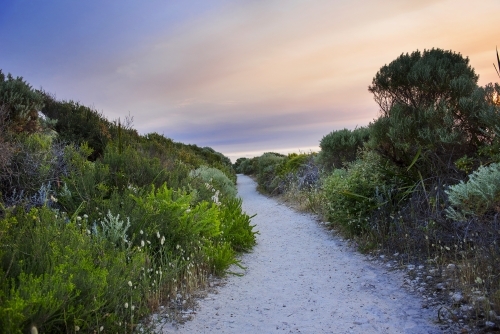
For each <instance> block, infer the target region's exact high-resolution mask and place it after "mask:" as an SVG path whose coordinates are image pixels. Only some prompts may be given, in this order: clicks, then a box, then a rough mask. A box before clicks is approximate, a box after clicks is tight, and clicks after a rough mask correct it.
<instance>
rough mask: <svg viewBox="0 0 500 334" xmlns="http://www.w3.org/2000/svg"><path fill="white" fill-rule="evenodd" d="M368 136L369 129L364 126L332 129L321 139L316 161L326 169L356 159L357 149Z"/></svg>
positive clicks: (340, 165)
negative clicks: (352, 128) (351, 128)
mask: <svg viewBox="0 0 500 334" xmlns="http://www.w3.org/2000/svg"><path fill="white" fill-rule="evenodd" d="M369 137H370V130H369V128H366V127H361V128H357V129H354V130H352V131H351V130H348V129H343V130H337V131H333V132H331V133H329V134H328V135H326V136H324V137H323V138H322V139H321V141H320V144H319V146H320V147H321V152H320V153H319V156H318V161H319V162H320V164H321V165H322V166H323V167H324V168H325V169H326V170H328V171H331V170H332V169H335V168H341V167H342V166H343V165H344V164H345V163H348V162H352V161H354V160H356V156H357V154H358V151H359V150H360V149H361V148H362V147H363V145H364V143H366V142H367V141H368V139H369Z"/></svg>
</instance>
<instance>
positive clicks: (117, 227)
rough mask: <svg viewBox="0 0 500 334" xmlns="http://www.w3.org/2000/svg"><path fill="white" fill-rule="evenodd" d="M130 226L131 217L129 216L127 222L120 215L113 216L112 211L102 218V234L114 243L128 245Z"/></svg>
mask: <svg viewBox="0 0 500 334" xmlns="http://www.w3.org/2000/svg"><path fill="white" fill-rule="evenodd" d="M129 227H130V219H129V218H128V217H127V222H126V223H125V221H124V220H121V219H120V215H119V214H117V215H116V216H113V214H112V213H111V211H108V214H107V215H106V217H104V218H103V219H102V220H101V228H102V234H103V235H104V237H105V238H106V239H107V240H109V241H110V242H112V243H113V244H114V245H126V243H127V241H128V240H127V230H128V229H129Z"/></svg>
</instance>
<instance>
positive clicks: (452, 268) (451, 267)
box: [446, 263, 457, 272]
mask: <svg viewBox="0 0 500 334" xmlns="http://www.w3.org/2000/svg"><path fill="white" fill-rule="evenodd" d="M455 269H457V266H456V265H454V264H453V263H450V264H449V265H447V266H446V270H448V271H450V272H453V271H455Z"/></svg>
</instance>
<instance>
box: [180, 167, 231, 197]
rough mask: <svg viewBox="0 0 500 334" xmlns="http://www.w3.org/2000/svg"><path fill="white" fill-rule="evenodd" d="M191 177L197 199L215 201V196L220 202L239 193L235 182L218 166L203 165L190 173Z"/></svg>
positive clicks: (190, 182)
mask: <svg viewBox="0 0 500 334" xmlns="http://www.w3.org/2000/svg"><path fill="white" fill-rule="evenodd" d="M189 179H190V181H189V184H190V185H191V187H192V188H193V189H195V191H196V194H197V200H205V201H210V200H212V201H213V200H214V199H215V198H214V196H215V197H217V202H218V201H222V200H225V199H233V198H235V197H236V195H237V191H236V186H235V184H234V182H233V181H231V180H230V179H229V178H228V177H227V176H226V174H224V173H223V172H222V171H220V170H219V169H217V168H212V167H207V166H201V167H199V168H197V169H195V170H193V171H191V172H190V173H189Z"/></svg>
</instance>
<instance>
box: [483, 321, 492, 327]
mask: <svg viewBox="0 0 500 334" xmlns="http://www.w3.org/2000/svg"><path fill="white" fill-rule="evenodd" d="M484 324H485V325H486V327H495V323H494V322H492V321H486V322H485V323H484Z"/></svg>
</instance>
